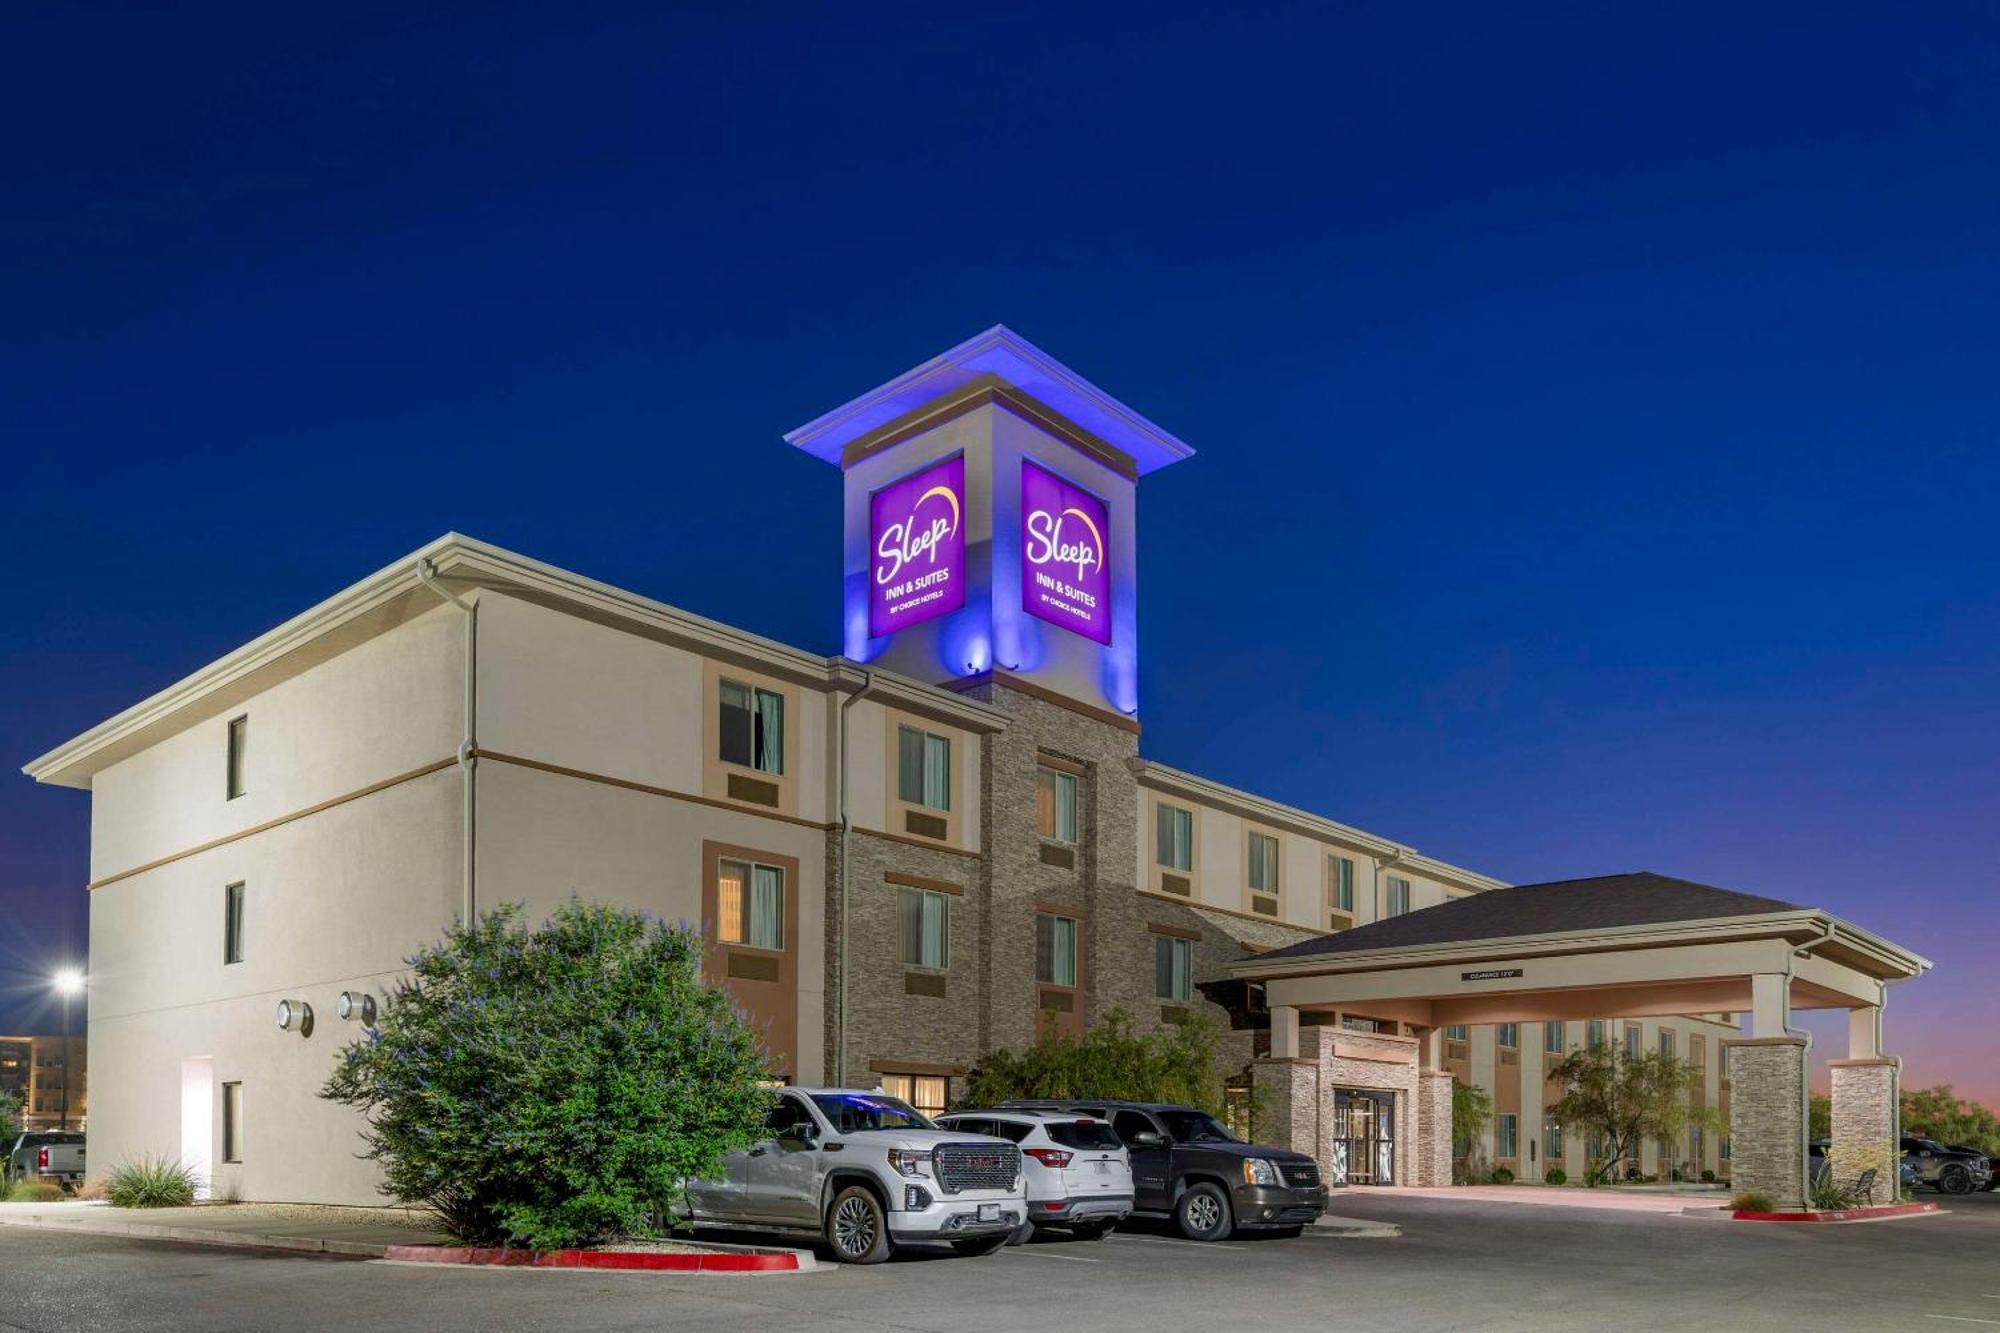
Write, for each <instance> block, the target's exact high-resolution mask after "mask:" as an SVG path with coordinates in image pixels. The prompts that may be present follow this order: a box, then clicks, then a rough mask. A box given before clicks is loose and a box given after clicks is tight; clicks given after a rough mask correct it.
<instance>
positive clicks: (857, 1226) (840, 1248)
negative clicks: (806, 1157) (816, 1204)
mask: <svg viewBox="0 0 2000 1333" xmlns="http://www.w3.org/2000/svg"><path fill="white" fill-rule="evenodd" d="M826 1243H827V1244H828V1245H829V1246H831V1247H832V1249H833V1257H834V1258H836V1259H838V1260H839V1261H840V1262H841V1263H844V1264H879V1263H881V1262H882V1261H883V1260H884V1259H887V1258H888V1257H889V1219H888V1217H887V1216H886V1215H885V1214H884V1213H883V1211H882V1201H881V1200H880V1199H878V1198H876V1197H875V1192H874V1191H873V1190H870V1189H868V1188H866V1187H865V1186H861V1185H849V1186H848V1187H847V1188H846V1189H844V1190H842V1191H840V1193H838V1194H836V1195H834V1196H833V1202H832V1203H831V1204H830V1205H828V1207H827V1210H826Z"/></svg>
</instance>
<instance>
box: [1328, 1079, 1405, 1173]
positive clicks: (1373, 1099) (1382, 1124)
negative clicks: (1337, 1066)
mask: <svg viewBox="0 0 2000 1333" xmlns="http://www.w3.org/2000/svg"><path fill="white" fill-rule="evenodd" d="M1331 1183H1332V1184H1335V1185H1393V1184H1395V1183H1396V1094H1394V1093H1393V1092H1356V1091H1350V1090H1349V1089H1347V1088H1336V1089H1334V1093H1333V1180H1332V1182H1331Z"/></svg>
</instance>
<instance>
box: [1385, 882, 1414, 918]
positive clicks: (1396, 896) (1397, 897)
mask: <svg viewBox="0 0 2000 1333" xmlns="http://www.w3.org/2000/svg"><path fill="white" fill-rule="evenodd" d="M1383 910H1384V914H1385V915H1388V916H1401V915H1402V914H1403V913H1405V912H1407V911H1409V910H1410V881H1408V880H1407V879H1398V878H1397V877H1396V876H1394V875H1391V876H1389V902H1388V904H1387V906H1386V907H1385V908H1384V909H1383Z"/></svg>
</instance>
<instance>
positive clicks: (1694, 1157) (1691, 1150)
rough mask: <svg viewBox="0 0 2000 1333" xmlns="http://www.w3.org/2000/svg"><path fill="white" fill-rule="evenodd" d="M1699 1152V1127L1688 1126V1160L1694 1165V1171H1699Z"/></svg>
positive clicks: (1700, 1143)
mask: <svg viewBox="0 0 2000 1333" xmlns="http://www.w3.org/2000/svg"><path fill="white" fill-rule="evenodd" d="M1701 1150H1702V1141H1701V1126H1700V1125H1690V1126H1688V1160H1689V1161H1691V1162H1693V1163H1694V1169H1695V1170H1697V1171H1699V1170H1701V1162H1702V1152H1701Z"/></svg>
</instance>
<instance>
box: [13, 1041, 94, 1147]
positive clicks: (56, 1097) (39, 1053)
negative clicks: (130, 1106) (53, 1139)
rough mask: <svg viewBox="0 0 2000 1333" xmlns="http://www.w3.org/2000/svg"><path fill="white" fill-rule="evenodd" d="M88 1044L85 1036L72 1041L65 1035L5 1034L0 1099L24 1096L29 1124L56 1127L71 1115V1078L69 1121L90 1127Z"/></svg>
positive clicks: (24, 1120)
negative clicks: (65, 1098)
mask: <svg viewBox="0 0 2000 1333" xmlns="http://www.w3.org/2000/svg"><path fill="white" fill-rule="evenodd" d="M85 1047H86V1042H85V1039H84V1038H83V1037H82V1036H76V1037H72V1038H70V1039H69V1041H68V1042H67V1043H65V1042H64V1040H63V1038H61V1037H0V1101H10V1102H18V1104H19V1105H20V1106H21V1108H22V1123H24V1124H25V1125H27V1127H28V1128H30V1129H55V1128H57V1127H58V1126H60V1125H61V1124H62V1123H63V1122H64V1119H65V1107H64V1103H63V1088H64V1083H65V1082H67V1083H68V1088H69V1102H68V1107H67V1120H68V1123H69V1126H70V1128H71V1129H82V1128H84V1120H85V1113H86V1111H87V1110H88V1107H87V1105H86V1103H87V1101H88V1099H89V1094H88V1091H87V1085H88V1082H89V1071H88V1068H87V1064H86V1060H85V1057H84V1051H85Z"/></svg>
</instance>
